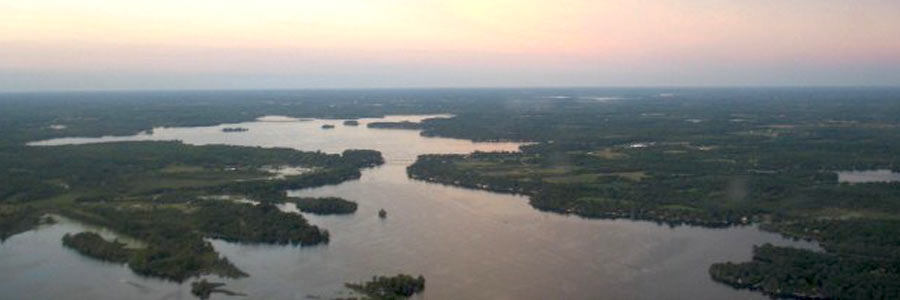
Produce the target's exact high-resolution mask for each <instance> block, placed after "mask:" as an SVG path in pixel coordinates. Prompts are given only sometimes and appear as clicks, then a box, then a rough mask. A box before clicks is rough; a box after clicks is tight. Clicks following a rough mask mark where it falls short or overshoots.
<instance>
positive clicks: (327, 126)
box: [322, 124, 334, 129]
mask: <svg viewBox="0 0 900 300" xmlns="http://www.w3.org/2000/svg"><path fill="white" fill-rule="evenodd" d="M322 129H334V125H332V124H325V125H322Z"/></svg>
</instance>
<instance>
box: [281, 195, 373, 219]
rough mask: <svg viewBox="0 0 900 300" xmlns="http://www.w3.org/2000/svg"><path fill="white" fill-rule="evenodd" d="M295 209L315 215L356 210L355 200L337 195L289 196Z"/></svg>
mask: <svg viewBox="0 0 900 300" xmlns="http://www.w3.org/2000/svg"><path fill="white" fill-rule="evenodd" d="M291 200H293V202H294V203H295V204H297V209H299V210H300V211H302V212H306V213H311V214H317V215H346V214H352V213H354V212H356V206H357V205H356V202H353V201H348V200H346V199H343V198H338V197H323V198H309V197H304V198H291Z"/></svg>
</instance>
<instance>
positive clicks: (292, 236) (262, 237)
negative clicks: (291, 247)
mask: <svg viewBox="0 0 900 300" xmlns="http://www.w3.org/2000/svg"><path fill="white" fill-rule="evenodd" d="M192 208H196V211H195V212H193V213H192V214H191V215H192V218H191V219H192V220H193V221H194V223H195V224H196V228H197V229H199V230H200V231H202V232H203V233H204V235H205V236H207V237H210V238H218V239H223V240H227V241H234V242H245V243H269V244H288V243H290V244H300V245H315V244H319V243H328V231H327V230H323V229H320V228H318V227H316V226H314V225H310V224H309V223H307V222H306V219H304V218H303V216H300V215H298V214H291V213H285V212H282V211H280V210H278V207H276V206H275V205H274V204H270V203H260V204H259V205H249V204H222V203H217V202H215V201H200V202H199V203H196V204H195V205H193V206H192Z"/></svg>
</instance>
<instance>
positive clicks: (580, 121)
mask: <svg viewBox="0 0 900 300" xmlns="http://www.w3.org/2000/svg"><path fill="white" fill-rule="evenodd" d="M559 95H565V97H559ZM599 96H603V97H599ZM606 96H614V97H613V98H614V99H616V100H609V99H610V98H608V97H606ZM601 99H602V100H601ZM898 103H900V91H898V90H896V89H891V88H867V89H854V88H846V89H837V88H834V89H832V88H790V89H789V88H746V89H737V88H734V89H728V88H723V89H691V88H651V89H639V88H619V89H616V88H610V89H587V88H584V89H579V88H569V89H552V88H548V89H446V90H440V89H436V90H403V91H397V90H363V91H338V90H330V91H329V90H322V91H302V92H298V91H267V92H253V91H246V92H229V93H225V92H203V91H192V92H130V93H126V92H79V93H22V94H14V93H13V94H0V137H2V138H0V181H2V182H3V183H4V184H3V185H0V237H2V238H4V239H5V238H7V237H9V236H11V235H13V234H16V233H20V232H23V231H26V230H28V229H30V228H33V227H34V226H37V225H38V224H40V223H41V222H42V220H41V216H43V215H44V214H46V213H57V214H61V215H64V216H67V217H70V218H73V219H77V220H81V221H84V222H87V223H91V224H97V225H101V226H105V227H109V228H110V229H112V230H115V231H116V232H118V233H121V234H125V235H128V236H131V237H134V238H137V239H140V240H142V241H145V242H146V243H147V247H146V248H144V249H135V250H134V252H133V253H131V254H129V259H128V265H129V267H130V268H132V269H133V270H135V272H138V273H142V274H149V275H152V276H158V277H162V278H169V279H173V280H184V279H186V278H188V277H191V276H194V275H198V274H231V275H232V276H241V275H243V274H242V273H241V272H240V271H239V270H236V268H234V267H233V266H232V265H231V264H230V263H229V262H228V261H227V259H226V258H224V257H220V256H219V255H218V254H217V253H215V251H214V249H212V247H211V246H209V245H208V243H205V242H204V240H203V238H204V237H218V238H223V239H229V240H233V241H237V242H245V243H260V242H262V243H287V244H298V245H311V244H315V243H324V242H326V241H327V239H328V238H327V237H328V234H327V231H325V230H324V229H321V228H318V227H315V226H314V225H311V224H308V223H306V222H305V220H302V217H301V218H296V217H293V216H282V215H281V214H280V213H279V212H276V211H275V210H272V209H271V207H269V206H268V205H260V206H252V205H249V204H238V203H231V204H228V205H221V207H216V208H211V207H212V206H217V205H212V204H210V203H212V202H209V201H219V202H215V203H225V202H223V201H221V200H208V198H206V197H208V196H219V195H238V196H246V197H248V198H251V199H254V200H257V201H260V202H263V203H281V202H286V201H294V200H291V199H290V198H288V197H287V196H286V194H285V193H284V191H285V190H287V189H297V188H303V187H313V186H320V185H325V184H335V183H339V182H343V181H346V180H353V179H355V178H358V177H359V176H360V175H359V170H360V169H362V168H366V167H371V166H376V165H379V164H381V163H383V160H382V159H381V156H380V154H378V153H377V152H375V151H349V152H345V153H343V154H341V155H338V154H325V153H315V152H300V151H293V150H289V149H262V148H252V147H230V146H189V145H184V144H181V143H178V142H133V143H112V144H98V145H79V146H54V147H33V146H27V145H26V144H27V143H29V142H32V141H36V140H43V139H48V138H56V137H71V136H103V135H129V134H134V133H137V132H141V131H150V130H152V129H153V128H156V127H172V126H209V125H216V124H226V123H238V122H245V121H252V120H254V119H256V118H258V117H261V116H265V115H285V116H290V117H312V118H325V119H329V118H331V119H357V118H366V117H381V116H383V115H386V114H450V115H452V116H453V117H451V118H440V119H428V120H424V121H423V122H421V123H416V124H415V128H417V129H420V130H421V134H422V135H424V136H441V137H449V138H460V139H467V140H472V141H519V142H525V143H527V144H526V145H524V146H523V147H522V148H521V151H520V152H511V153H473V154H469V155H426V156H421V157H419V159H418V160H417V161H416V162H415V163H414V164H413V165H412V166H410V167H409V169H408V174H409V176H410V177H412V178H415V179H419V180H427V181H431V182H438V183H443V184H449V185H456V186H463V187H469V188H475V189H485V190H492V191H497V192H507V193H517V194H524V195H528V196H529V198H530V203H531V204H532V206H534V207H535V208H537V209H540V210H544V211H549V212H553V213H561V214H574V215H579V216H583V217H589V218H628V219H636V220H647V221H653V222H658V223H660V224H664V225H667V226H678V225H693V226H707V227H723V226H744V225H758V226H759V227H760V228H762V229H764V230H769V231H773V232H777V233H781V234H784V235H786V236H789V237H794V238H801V239H809V240H813V241H816V242H818V243H819V244H820V245H821V246H822V248H823V251H820V252H817V251H813V250H805V249H793V248H784V247H775V246H760V247H758V248H756V249H755V251H754V258H753V260H752V261H748V262H722V263H721V264H716V265H713V266H711V267H710V269H709V271H710V276H711V278H713V279H714V280H717V281H719V282H722V283H724V284H728V285H730V286H734V287H737V288H751V289H755V290H759V291H761V292H764V293H767V294H770V295H776V296H779V297H800V298H804V297H825V298H900V294H898V292H897V288H896V287H897V285H896V282H897V280H896V278H897V276H898V274H900V273H898V269H897V268H896V265H897V262H898V257H900V241H898V240H897V238H896V237H897V236H900V234H898V232H900V222H898V220H900V183H897V182H879V183H852V184H851V183H845V182H840V181H839V180H838V176H837V175H836V172H840V171H848V170H879V169H886V170H893V171H895V172H897V171H900V155H898V151H897V149H900V105H898ZM335 122H339V121H335ZM386 126H388V127H398V126H399V127H404V126H410V127H412V126H411V125H402V126H401V125H398V124H391V125H386ZM236 134H239V133H236ZM281 165H291V166H304V167H311V168H314V169H316V170H317V171H316V172H312V173H307V174H304V175H300V176H296V177H289V178H285V179H284V180H257V179H260V178H268V177H269V176H270V174H267V173H266V172H265V171H262V170H261V167H263V166H281ZM313 203H314V202H313ZM317 205H321V204H317ZM299 206H301V205H300V204H299V203H298V207H299ZM313 206H316V205H313ZM341 207H344V206H343V205H342V206H341ZM346 207H347V208H349V205H346ZM201 208H202V209H201ZM335 208H336V207H335ZM329 209H330V208H329ZM206 210H208V211H206ZM201 211H203V212H201ZM233 214H234V215H241V216H244V217H246V219H247V220H250V219H252V218H254V217H257V216H266V218H270V219H272V220H270V221H271V222H272V223H263V222H253V221H250V222H247V223H246V224H244V225H243V226H226V225H225V224H222V223H220V221H221V220H220V218H221V217H222V216H225V215H233ZM166 221H169V222H166ZM267 222H268V221H267ZM162 223H166V225H164V226H153V225H151V224H162ZM270 226H275V227H276V228H278V229H272V230H264V229H262V228H263V227H265V228H269V227H270ZM101 253H106V252H105V251H101ZM188 253H190V254H188ZM773 262H774V263H773ZM185 266H189V267H185ZM793 274H796V276H794V275H793Z"/></svg>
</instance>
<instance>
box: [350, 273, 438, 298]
mask: <svg viewBox="0 0 900 300" xmlns="http://www.w3.org/2000/svg"><path fill="white" fill-rule="evenodd" d="M344 286H346V287H347V288H349V289H351V290H353V291H355V292H357V293H361V294H364V295H365V296H366V297H370V298H372V299H403V298H409V297H410V296H412V295H414V294H418V293H421V292H422V291H424V290H425V277H423V276H422V275H419V277H412V276H411V275H406V274H397V275H395V276H391V277H388V276H375V277H372V280H370V281H367V282H363V283H349V282H348V283H345V284H344Z"/></svg>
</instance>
